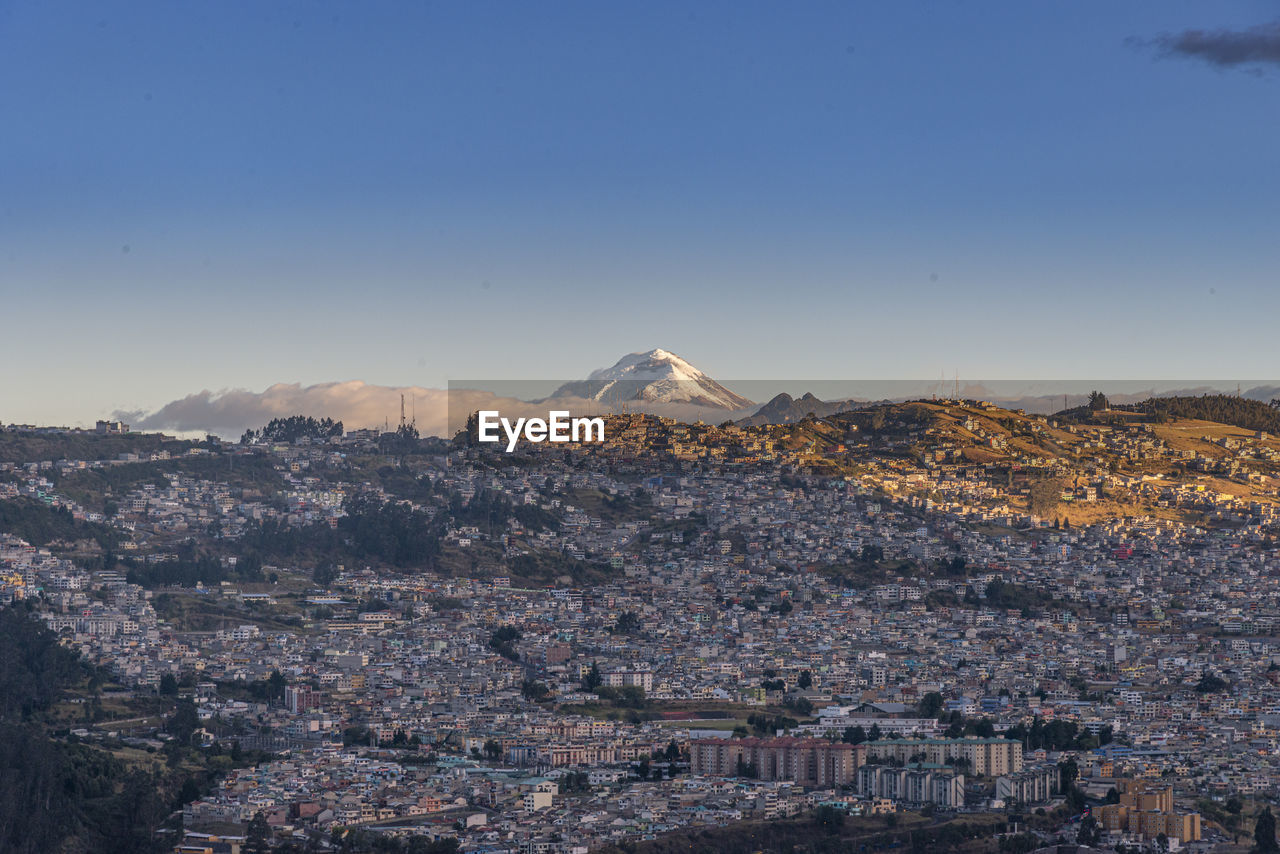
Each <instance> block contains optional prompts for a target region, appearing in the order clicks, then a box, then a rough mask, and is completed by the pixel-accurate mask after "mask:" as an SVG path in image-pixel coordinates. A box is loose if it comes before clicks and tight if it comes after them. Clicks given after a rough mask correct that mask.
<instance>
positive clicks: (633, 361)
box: [554, 350, 755, 411]
mask: <svg viewBox="0 0 1280 854" xmlns="http://www.w3.org/2000/svg"><path fill="white" fill-rule="evenodd" d="M554 396H555V397H584V398H588V399H590V400H599V401H605V402H609V403H625V402H627V401H644V402H646V403H681V404H692V405H695V406H706V407H710V408H714V409H725V410H730V411H732V410H738V409H746V408H747V407H750V406H754V405H755V404H753V403H752V402H751V401H750V400H747V399H746V398H745V397H743V396H741V395H738V394H734V393H733V392H731V391H729V389H727V388H725V387H724V386H722V385H720V383H718V382H716V381H715V380H713V379H711V377H709V376H707V375H706V374H704V373H703V372H702V371H700V370H698V369H697V368H695V367H694V366H693V365H691V364H689V363H688V362H686V361H685V360H684V359H681V358H680V357H679V356H677V355H676V354H675V353H668V352H667V351H666V350H650V351H648V352H647V353H631V354H629V355H626V356H623V357H622V358H621V359H619V360H618V363H617V364H616V365H614V366H613V367H611V368H601V369H600V370H598V371H592V373H591V375H590V376H588V377H587V378H586V379H585V380H583V381H581V382H572V383H565V384H564V385H562V386H561V387H560V388H559V389H557V390H556V393H555V395H554Z"/></svg>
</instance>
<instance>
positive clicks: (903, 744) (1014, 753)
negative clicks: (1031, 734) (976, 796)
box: [866, 738, 1022, 777]
mask: <svg viewBox="0 0 1280 854" xmlns="http://www.w3.org/2000/svg"><path fill="white" fill-rule="evenodd" d="M866 747H867V758H868V759H880V760H888V761H891V762H896V763H897V764H899V765H908V764H914V763H919V762H923V763H927V764H933V765H960V766H961V767H963V768H964V769H965V770H967V771H968V772H969V773H971V774H977V775H979V776H984V777H998V776H1000V775H1002V774H1015V773H1017V772H1018V771H1021V770H1022V742H1020V741H1013V740H1010V739H1005V738H919V739H917V738H898V739H893V738H890V739H881V740H879V741H871V742H867V745H866Z"/></svg>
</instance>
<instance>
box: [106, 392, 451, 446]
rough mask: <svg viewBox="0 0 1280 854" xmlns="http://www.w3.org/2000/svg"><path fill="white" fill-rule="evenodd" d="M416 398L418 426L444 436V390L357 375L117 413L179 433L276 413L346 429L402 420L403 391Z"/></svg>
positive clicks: (227, 427)
mask: <svg viewBox="0 0 1280 854" xmlns="http://www.w3.org/2000/svg"><path fill="white" fill-rule="evenodd" d="M401 394H403V395H404V396H405V400H406V401H412V407H413V409H414V411H415V414H416V416H417V422H418V430H419V432H421V433H422V434H423V435H438V436H442V435H444V431H445V427H446V417H447V412H448V393H447V392H445V391H444V390H442V389H430V388H418V387H415V386H406V387H402V388H396V387H391V386H379V385H370V384H368V383H365V382H361V381H359V380H353V381H351V382H341V383H317V384H316V385H308V386H304V385H301V384H300V383H277V384H275V385H273V386H271V387H270V388H268V389H266V390H265V391H261V392H255V391H249V390H247V389H223V390H222V391H209V390H208V389H206V390H204V391H199V392H196V393H194V394H189V395H187V396H186V397H182V398H179V399H177V400H174V401H170V402H169V403H167V404H165V405H164V406H162V407H161V408H160V409H158V410H156V411H155V412H151V413H139V412H132V413H131V412H117V413H116V417H118V418H122V419H124V420H132V423H133V426H134V429H139V430H169V431H176V432H182V433H187V432H194V431H204V432H208V433H213V434H215V435H218V436H223V437H227V438H237V439H238V438H239V437H240V436H241V435H242V434H243V433H244V431H245V430H247V429H249V428H255V429H256V428H258V427H261V426H263V425H264V424H266V423H267V422H268V421H270V420H271V419H272V418H284V417H287V416H290V415H312V416H315V417H317V418H320V417H327V418H333V419H335V420H338V421H341V422H342V423H343V425H344V426H345V427H346V428H347V429H348V430H351V429H356V428H362V427H382V426H383V425H384V424H386V423H387V422H388V421H390V423H391V424H392V425H395V424H398V423H399V420H400V395H401Z"/></svg>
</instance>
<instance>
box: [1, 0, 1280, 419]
mask: <svg viewBox="0 0 1280 854" xmlns="http://www.w3.org/2000/svg"><path fill="white" fill-rule="evenodd" d="M1278 14H1280V9H1278V8H1277V6H1276V5H1275V4H1274V3H1264V2H1225V0H1224V2H1215V3H1204V2H1174V1H1173V0H1169V2H1161V3H1116V2H1114V0H1101V1H1100V2H1065V0H1063V2H1045V3H1040V2H1027V0H1017V2H935V3H910V2H901V3H899V2H893V3H849V2H833V3H825V2H804V3H797V4H785V5H784V4H778V3H752V2H742V0H735V2H697V3H663V2H653V0H647V2H643V3H622V2H616V3H615V2H604V3H602V2H580V3H579V2H535V3H520V2H503V3H486V2H476V0H467V2H454V3H443V2H439V3H426V2H400V3H385V2H363V3H350V2H343V3H324V2H311V0H309V2H302V3H287V2H271V3H260V2H245V3H224V2H218V3H173V2H143V1H142V0H129V2H124V3H121V2H115V3H113V2H102V3H86V2H75V3H61V2H56V0H41V2H8V3H3V4H2V5H0V80H2V81H3V83H2V84H0V116H3V125H0V318H2V319H3V325H2V326H0V363H2V364H3V366H4V367H3V373H0V421H39V422H77V421H79V422H85V421H89V422H91V421H92V420H93V418H95V417H98V416H100V415H102V414H105V413H107V412H110V411H112V410H114V409H124V408H128V409H133V408H142V409H154V408H156V407H159V406H160V405H162V404H164V403H165V402H167V401H169V400H171V399H173V398H176V397H179V396H182V395H184V394H187V393H189V392H193V391H198V390H200V389H203V388H209V389H219V388H225V387H241V388H248V389H255V390H256V389H261V388H264V387H265V386H267V385H269V384H271V383H274V382H302V383H313V382H322V381H328V380H348V379H361V380H365V381H367V382H371V383H379V384H387V385H409V384H416V385H421V386H441V385H443V384H444V383H445V382H446V381H447V380H448V379H449V378H451V377H452V378H458V377H469V376H471V377H474V376H483V377H500V376H516V377H522V376H523V377H566V378H569V377H577V376H582V375H585V374H586V373H587V372H588V371H589V370H591V369H594V368H597V367H600V366H603V365H606V364H611V363H612V362H613V361H615V360H616V359H617V358H618V357H619V356H621V355H622V354H623V353H626V352H629V351H634V350H641V349H648V348H650V347H664V348H667V349H669V350H673V351H675V352H676V353H679V354H680V355H682V356H684V357H685V358H687V359H689V360H690V361H691V362H693V363H694V364H695V365H697V366H699V367H701V368H703V369H704V370H706V371H707V372H708V373H710V374H712V375H713V376H717V377H722V378H725V379H732V378H735V377H736V378H746V377H764V378H771V377H793V376H794V377H819V378H821V377H847V376H852V377H876V376H884V377H934V376H937V375H938V374H939V373H940V372H941V371H942V370H943V369H946V371H947V372H948V374H950V373H952V372H953V371H955V370H960V371H961V373H962V374H963V375H964V376H967V377H975V378H976V377H988V378H999V377H1082V376H1115V377H1161V378H1164V377H1190V378H1203V377H1215V378H1220V377H1223V378H1229V377H1235V376H1243V377H1260V376H1270V375H1275V374H1277V373H1280V371H1278V370H1277V368H1280V344H1278V343H1277V334H1276V320H1277V318H1280V287H1278V285H1280V282H1278V281H1277V279H1278V271H1280V145H1277V139H1278V138H1280V134H1278V133H1277V132H1278V131H1280V64H1277V62H1276V61H1274V59H1271V60H1268V57H1269V56H1272V55H1270V54H1267V53H1266V45H1265V44H1264V45H1263V46H1262V50H1263V52H1262V54H1260V55H1261V56H1262V60H1263V61H1260V62H1245V63H1243V64H1231V63H1232V62H1234V60H1232V59H1231V57H1229V56H1228V57H1226V58H1225V59H1223V58H1222V57H1218V60H1219V61H1218V62H1214V61H1212V60H1214V59H1215V57H1214V56H1213V55H1212V54H1197V55H1187V54H1194V51H1183V52H1182V55H1179V54H1178V50H1177V49H1176V45H1178V44H1182V42H1179V41H1177V39H1178V34H1180V33H1183V32H1184V31H1187V30H1191V29H1206V30H1213V31H1216V30H1229V31H1248V29H1249V28H1250V27H1257V26H1259V25H1264V24H1266V23H1268V22H1269V21H1272V20H1274V19H1275V18H1276V17H1277V15H1278ZM1253 32H1254V33H1255V35H1256V34H1257V32H1258V31H1253ZM1162 37H1164V41H1159V40H1160V39H1161V38H1162ZM1210 38H1211V39H1212V38H1213V34H1212V33H1211V34H1210ZM1258 38H1260V39H1262V40H1263V41H1265V39H1266V36H1265V33H1263V34H1262V35H1260V36H1258ZM1171 45H1172V46H1174V49H1172V51H1171V47H1170V46H1171ZM1171 52H1172V54H1173V55H1170V54H1171Z"/></svg>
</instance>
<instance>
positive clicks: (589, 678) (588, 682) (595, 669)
mask: <svg viewBox="0 0 1280 854" xmlns="http://www.w3.org/2000/svg"><path fill="white" fill-rule="evenodd" d="M602 682H604V677H603V676H602V675H601V674H600V665H598V664H596V663H595V662H594V661H593V662H591V669H590V670H588V671H587V675H586V676H583V677H582V690H584V691H595V690H596V689H597V688H599V687H600V684H601V683H602Z"/></svg>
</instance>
